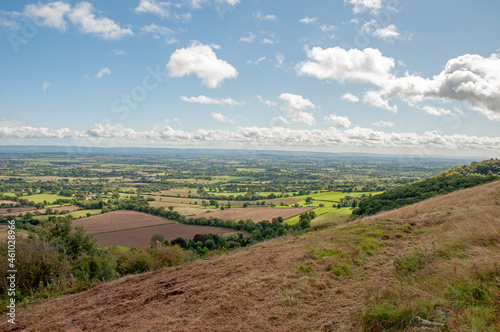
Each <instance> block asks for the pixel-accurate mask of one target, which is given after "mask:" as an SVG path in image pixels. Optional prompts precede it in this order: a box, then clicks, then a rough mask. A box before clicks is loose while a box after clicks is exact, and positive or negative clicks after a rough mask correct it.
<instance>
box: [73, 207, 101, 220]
mask: <svg viewBox="0 0 500 332" xmlns="http://www.w3.org/2000/svg"><path fill="white" fill-rule="evenodd" d="M87 213H90V214H91V215H94V214H99V213H101V209H96V210H78V211H74V212H71V213H68V214H70V215H72V216H73V218H81V217H86V216H87Z"/></svg>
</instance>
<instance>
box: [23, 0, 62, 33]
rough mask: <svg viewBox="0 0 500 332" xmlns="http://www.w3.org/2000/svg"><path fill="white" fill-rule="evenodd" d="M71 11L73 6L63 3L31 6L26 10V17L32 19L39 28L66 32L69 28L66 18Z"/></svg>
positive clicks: (56, 2)
mask: <svg viewBox="0 0 500 332" xmlns="http://www.w3.org/2000/svg"><path fill="white" fill-rule="evenodd" d="M70 10H71V6H70V5H69V4H67V3H64V2H62V1H55V2H51V3H48V4H41V3H38V4H37V5H35V4H29V5H27V6H26V7H25V9H24V15H25V16H27V17H29V18H31V19H32V20H34V21H35V23H36V24H37V25H39V26H47V27H50V28H56V29H58V30H60V31H64V30H66V28H67V24H66V20H65V19H64V16H65V15H67V14H68V13H69V12H70Z"/></svg>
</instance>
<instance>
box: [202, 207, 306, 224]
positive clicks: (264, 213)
mask: <svg viewBox="0 0 500 332" xmlns="http://www.w3.org/2000/svg"><path fill="white" fill-rule="evenodd" d="M309 210H312V208H290V209H276V208H271V207H246V208H230V209H225V210H217V211H213V212H206V213H202V214H198V215H196V216H194V218H201V217H205V218H210V217H213V218H219V219H222V220H228V219H232V220H236V221H238V220H247V219H251V220H252V221H254V222H259V221H262V220H269V221H271V220H272V219H273V218H278V217H282V218H283V219H287V218H290V217H293V216H296V215H298V214H301V213H303V212H306V211H309Z"/></svg>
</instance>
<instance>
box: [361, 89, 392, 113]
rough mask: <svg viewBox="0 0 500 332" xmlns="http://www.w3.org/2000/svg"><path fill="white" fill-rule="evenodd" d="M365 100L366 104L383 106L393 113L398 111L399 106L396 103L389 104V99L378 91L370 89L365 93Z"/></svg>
mask: <svg viewBox="0 0 500 332" xmlns="http://www.w3.org/2000/svg"><path fill="white" fill-rule="evenodd" d="M363 101H364V102H365V103H366V104H370V105H371V106H374V107H378V108H382V109H384V110H388V111H391V112H393V113H397V112H398V107H397V106H396V105H394V106H391V105H389V101H388V100H386V99H384V98H382V95H381V94H380V93H379V92H377V91H368V92H367V93H365V96H364V98H363Z"/></svg>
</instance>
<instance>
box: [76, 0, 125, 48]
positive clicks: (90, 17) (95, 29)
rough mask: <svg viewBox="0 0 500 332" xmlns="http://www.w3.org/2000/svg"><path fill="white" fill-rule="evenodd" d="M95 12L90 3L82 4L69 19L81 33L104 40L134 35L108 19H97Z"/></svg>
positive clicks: (78, 5) (79, 4)
mask: <svg viewBox="0 0 500 332" xmlns="http://www.w3.org/2000/svg"><path fill="white" fill-rule="evenodd" d="M93 12H94V7H93V6H92V5H91V4H90V3H88V2H80V3H78V4H77V5H76V6H75V7H74V8H73V9H72V10H71V12H70V13H69V14H68V17H69V19H70V21H71V22H72V23H73V24H75V25H77V26H78V27H79V28H80V31H81V32H83V33H88V34H93V35H96V36H98V37H100V38H103V39H120V38H122V37H125V36H129V35H133V34H134V33H133V32H132V30H131V29H129V28H122V27H120V25H118V24H117V23H115V22H114V21H113V20H111V19H109V18H107V17H101V18H96V16H95V15H94V13H93Z"/></svg>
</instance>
